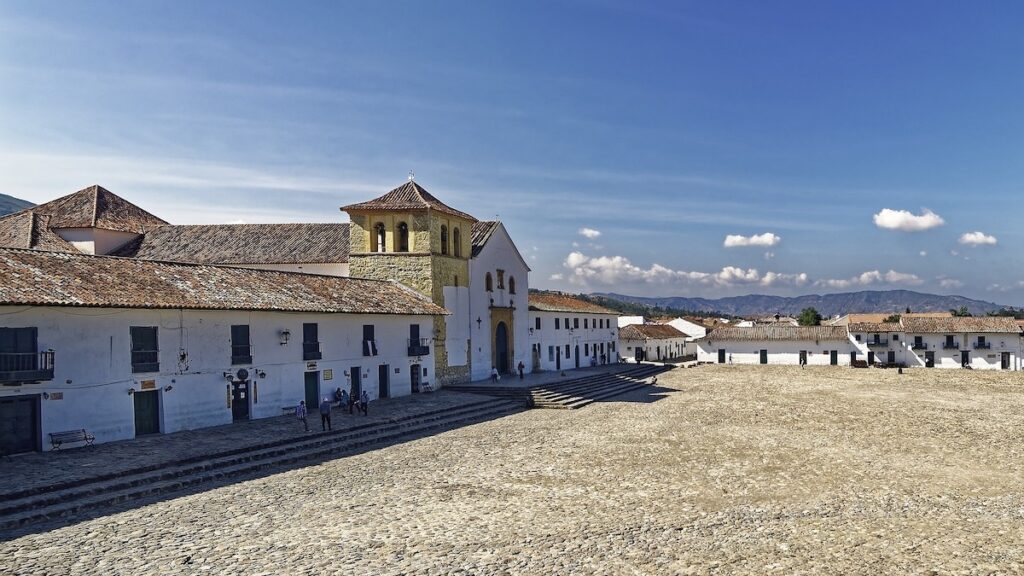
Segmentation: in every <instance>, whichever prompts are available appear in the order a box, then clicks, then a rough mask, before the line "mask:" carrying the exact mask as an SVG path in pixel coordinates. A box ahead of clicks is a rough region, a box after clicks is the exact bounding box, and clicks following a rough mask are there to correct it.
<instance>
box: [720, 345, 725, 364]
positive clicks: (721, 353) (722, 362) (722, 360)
mask: <svg viewBox="0 0 1024 576" xmlns="http://www.w3.org/2000/svg"><path fill="white" fill-rule="evenodd" d="M718 363H719V364H725V348H719V349H718Z"/></svg>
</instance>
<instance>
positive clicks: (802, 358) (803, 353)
mask: <svg viewBox="0 0 1024 576" xmlns="http://www.w3.org/2000/svg"><path fill="white" fill-rule="evenodd" d="M806 364H807V350H801V351H800V365H801V366H804V365H806Z"/></svg>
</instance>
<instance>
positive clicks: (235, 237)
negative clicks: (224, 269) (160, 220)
mask: <svg viewBox="0 0 1024 576" xmlns="http://www.w3.org/2000/svg"><path fill="white" fill-rule="evenodd" d="M348 231H349V228H348V224H347V223H333V224H221V225H207V226H161V227H160V228H157V229H155V230H152V231H150V232H147V233H146V235H145V236H142V237H140V238H138V239H136V240H134V241H132V242H129V243H128V244H127V245H126V246H124V247H122V248H119V249H118V250H117V251H116V252H114V253H113V254H112V256H126V257H131V258H143V259H146V260H166V261H172V262H194V263H198V264H302V263H314V262H320V263H337V262H348V247H349V246H348Z"/></svg>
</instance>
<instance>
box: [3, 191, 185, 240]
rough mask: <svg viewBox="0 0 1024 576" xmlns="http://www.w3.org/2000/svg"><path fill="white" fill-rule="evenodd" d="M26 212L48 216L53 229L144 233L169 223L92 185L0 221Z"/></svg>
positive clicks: (4, 218)
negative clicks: (88, 229)
mask: <svg viewBox="0 0 1024 576" xmlns="http://www.w3.org/2000/svg"><path fill="white" fill-rule="evenodd" d="M24 212H34V213H36V214H39V215H44V216H48V217H49V227H50V228H51V229H61V228H102V229H104V230H116V231H119V232H132V233H135V234H144V233H145V232H146V231H148V230H152V229H153V228H155V227H157V226H164V225H166V224H167V222H165V221H163V220H161V219H160V218H157V217H156V216H154V215H152V214H150V213H149V212H146V211H145V210H143V209H142V208H139V207H138V206H136V205H135V204H132V203H131V202H129V201H127V200H125V199H124V198H121V197H120V196H118V195H117V194H114V193H113V192H111V191H109V190H107V189H106V188H104V187H102V186H90V187H88V188H84V189H82V190H79V191H78V192H75V193H74V194H69V195H67V196H64V197H61V198H58V199H56V200H51V201H50V202H47V203H46V204H40V205H39V206H35V207H33V208H29V209H27V210H22V211H21V212H15V213H14V214H10V215H8V216H5V217H3V218H0V222H2V221H3V220H6V219H8V218H14V217H17V216H18V215H20V214H23V213H24Z"/></svg>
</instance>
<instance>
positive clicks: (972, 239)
mask: <svg viewBox="0 0 1024 576" xmlns="http://www.w3.org/2000/svg"><path fill="white" fill-rule="evenodd" d="M959 242H960V243H961V244H964V245H965V246H985V245H988V246H994V245H996V244H998V243H999V240H996V237H995V236H990V235H988V234H985V233H984V232H967V233H966V234H964V235H963V236H961V237H960V240H959Z"/></svg>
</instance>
